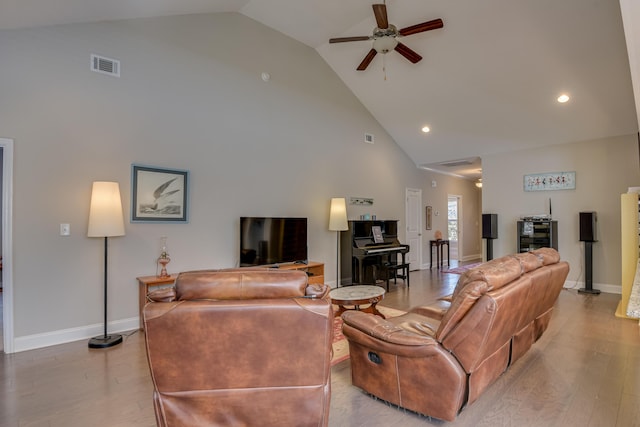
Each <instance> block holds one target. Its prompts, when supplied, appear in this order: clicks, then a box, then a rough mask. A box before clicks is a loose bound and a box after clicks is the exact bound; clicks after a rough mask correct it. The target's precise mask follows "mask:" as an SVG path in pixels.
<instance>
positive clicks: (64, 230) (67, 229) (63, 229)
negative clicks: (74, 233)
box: [60, 224, 71, 236]
mask: <svg viewBox="0 0 640 427" xmlns="http://www.w3.org/2000/svg"><path fill="white" fill-rule="evenodd" d="M60 235H61V236H70V235H71V224H60Z"/></svg>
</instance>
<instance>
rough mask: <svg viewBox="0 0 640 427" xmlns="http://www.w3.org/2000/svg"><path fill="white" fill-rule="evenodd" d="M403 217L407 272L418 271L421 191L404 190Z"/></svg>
mask: <svg viewBox="0 0 640 427" xmlns="http://www.w3.org/2000/svg"><path fill="white" fill-rule="evenodd" d="M405 216H406V224H407V233H406V243H407V244H408V245H409V253H408V254H407V260H408V261H409V270H419V269H420V267H421V265H422V190H418V189H415V188H407V189H406V206H405Z"/></svg>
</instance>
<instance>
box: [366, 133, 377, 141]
mask: <svg viewBox="0 0 640 427" xmlns="http://www.w3.org/2000/svg"><path fill="white" fill-rule="evenodd" d="M374 139H375V138H374V137H373V134H371V133H365V134H364V142H366V143H367V144H373V143H374Z"/></svg>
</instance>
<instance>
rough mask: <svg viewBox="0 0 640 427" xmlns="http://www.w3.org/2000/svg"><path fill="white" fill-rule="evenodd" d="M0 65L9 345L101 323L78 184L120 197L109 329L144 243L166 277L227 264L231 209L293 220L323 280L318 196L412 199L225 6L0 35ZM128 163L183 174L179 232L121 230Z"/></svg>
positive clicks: (266, 38)
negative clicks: (117, 64)
mask: <svg viewBox="0 0 640 427" xmlns="http://www.w3.org/2000/svg"><path fill="white" fill-rule="evenodd" d="M92 53H97V54H101V55H104V56H107V57H110V58H115V59H118V60H120V61H121V65H122V75H121V78H114V77H111V76H105V75H101V74H98V73H94V72H91V71H90V69H89V58H90V54H92ZM0 57H2V73H1V74H0V99H2V102H1V103H0V135H2V136H4V137H8V138H12V139H13V140H14V141H15V156H14V159H15V162H14V171H15V174H14V205H13V212H14V215H13V218H14V227H13V242H14V248H13V254H14V256H13V260H14V263H13V287H14V295H15V298H14V301H13V306H14V313H15V319H14V325H15V329H14V334H15V338H16V342H17V344H16V346H15V347H16V350H21V349H26V348H30V347H33V346H38V345H43V343H56V342H61V341H64V340H67V339H74V338H75V339H78V338H79V337H80V336H85V335H86V336H91V334H92V332H97V331H101V325H102V315H103V314H102V306H103V298H102V268H103V267H102V256H103V250H102V243H103V242H102V240H101V239H91V238H88V237H86V227H87V215H88V208H89V197H90V191H91V183H92V181H94V180H115V181H118V182H119V183H120V186H121V191H122V195H123V203H124V208H125V212H126V218H127V224H126V236H124V237H118V238H112V239H110V241H109V244H110V251H109V256H110V259H109V264H110V265H109V277H110V280H109V291H110V299H109V320H110V322H116V323H117V326H115V328H121V329H122V328H125V327H133V325H135V324H136V321H137V316H138V297H137V283H136V281H135V277H137V276H141V275H149V274H154V273H155V271H156V264H155V259H156V258H157V256H158V254H159V241H160V236H168V246H169V251H170V255H171V259H172V261H171V263H170V264H169V266H168V269H169V271H170V272H178V271H182V270H187V269H198V268H225V267H232V266H235V265H237V263H238V239H239V237H238V236H239V230H238V227H239V217H240V216H243V215H262V216H270V215H273V216H276V215H281V216H305V217H308V218H309V230H308V231H309V258H310V259H311V260H315V261H322V262H325V263H326V269H325V274H326V276H327V281H328V282H331V281H332V280H335V279H333V278H334V277H335V233H334V232H329V231H328V230H327V226H328V211H329V200H330V198H331V197H338V196H344V197H349V196H360V197H372V198H374V199H375V204H374V206H373V207H371V208H354V207H353V206H348V211H349V217H350V218H358V217H359V215H360V214H361V213H365V212H366V211H369V212H370V213H375V214H376V215H377V216H378V218H381V219H399V220H400V221H401V224H404V206H405V202H404V194H405V188H407V187H411V188H423V189H424V192H425V194H427V189H426V188H425V183H426V182H430V179H431V178H430V177H431V174H429V173H427V172H425V171H420V170H418V169H416V167H415V165H414V164H413V163H412V162H411V161H410V160H409V159H408V157H407V156H406V155H405V153H404V152H403V151H401V150H400V149H399V147H398V146H397V145H396V144H395V142H394V141H392V140H391V138H390V137H389V136H388V135H387V134H386V133H385V132H384V130H383V129H382V128H381V127H380V125H379V124H378V123H377V122H376V121H375V120H374V119H373V117H372V116H371V115H370V114H369V113H368V111H366V110H365V109H364V108H363V106H362V105H361V104H360V103H359V101H358V100H357V99H356V98H355V96H353V95H352V94H351V93H350V92H349V90H348V89H347V88H346V87H345V86H344V85H343V84H342V82H341V81H340V80H339V79H338V77H337V76H336V75H335V73H334V72H333V71H332V70H331V69H330V68H329V67H328V66H327V65H326V64H325V63H324V62H323V60H322V59H321V58H320V57H319V55H318V54H317V53H316V52H315V51H314V50H312V49H310V48H308V47H307V46H304V45H302V44H301V43H298V42H296V41H293V40H292V39H290V38H288V37H285V36H283V35H282V34H280V33H277V32H275V31H273V30H271V29H269V28H267V27H265V26H262V25H261V24H258V23H256V22H255V21H253V20H251V19H249V18H246V17H244V16H242V15H239V14H217V15H192V16H182V17H170V18H157V19H155V18H154V19H141V20H131V21H118V22H106V23H93V24H80V25H65V26H55V27H48V28H37V29H25V30H5V31H0ZM262 72H268V73H270V74H271V80H270V81H269V82H268V83H265V82H264V81H262V80H261V78H260V76H261V73H262ZM365 132H367V133H373V134H374V135H375V144H374V145H369V144H365V143H364V142H363V139H364V134H365ZM132 163H138V164H146V165H151V166H159V167H167V168H177V169H186V170H189V171H190V174H191V175H190V177H191V186H190V191H191V197H190V199H191V204H190V208H191V215H190V218H189V223H188V224H140V223H135V224H131V223H129V221H128V218H129V215H130V214H129V209H130V168H131V164H132ZM456 181H463V180H456V179H453V181H452V182H456ZM458 185H463V186H464V185H468V183H467V182H466V181H464V183H463V184H458ZM423 201H424V202H425V204H427V203H426V202H428V200H427V198H424V199H423ZM442 203H443V206H445V208H444V209H442V210H443V211H446V210H445V209H446V198H445V199H444V201H443V202H442ZM60 223H70V224H71V236H69V237H61V236H59V224H60ZM402 238H403V236H402ZM427 243H428V242H427ZM425 257H426V258H425ZM424 259H428V253H427V252H426V250H425V251H424V257H423V260H424ZM94 334H95V333H94Z"/></svg>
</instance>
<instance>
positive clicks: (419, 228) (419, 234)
mask: <svg viewBox="0 0 640 427" xmlns="http://www.w3.org/2000/svg"><path fill="white" fill-rule="evenodd" d="M410 192H415V193H416V194H417V198H418V202H417V203H416V209H417V212H414V214H415V217H416V219H417V221H418V224H417V232H416V233H417V238H418V245H417V246H418V247H417V248H409V251H415V253H416V266H415V267H414V268H416V267H417V269H418V270H422V269H423V265H422V248H423V237H422V189H420V188H405V191H404V194H405V201H404V203H405V206H404V212H405V213H404V216H405V229H404V232H405V236H404V239H405V243H407V244H408V243H409V218H410V215H411V212H410V210H409V193H410Z"/></svg>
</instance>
